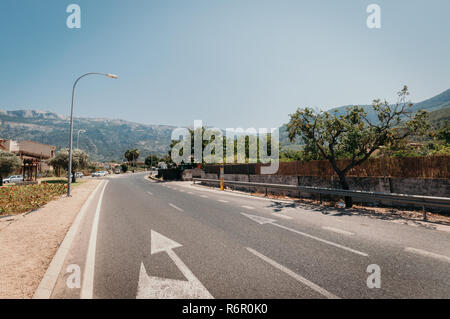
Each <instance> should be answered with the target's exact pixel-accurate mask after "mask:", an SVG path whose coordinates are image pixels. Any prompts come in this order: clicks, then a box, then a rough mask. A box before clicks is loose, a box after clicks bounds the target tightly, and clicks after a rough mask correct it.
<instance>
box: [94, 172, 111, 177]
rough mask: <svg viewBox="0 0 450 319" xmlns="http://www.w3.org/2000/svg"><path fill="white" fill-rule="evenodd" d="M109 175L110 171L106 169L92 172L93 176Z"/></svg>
mask: <svg viewBox="0 0 450 319" xmlns="http://www.w3.org/2000/svg"><path fill="white" fill-rule="evenodd" d="M106 175H108V172H106V171H99V172H94V173H92V177H102V176H106Z"/></svg>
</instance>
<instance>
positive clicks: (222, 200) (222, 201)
mask: <svg viewBox="0 0 450 319" xmlns="http://www.w3.org/2000/svg"><path fill="white" fill-rule="evenodd" d="M218 201H219V202H221V203H228V201H227V200H225V199H219V200H218Z"/></svg>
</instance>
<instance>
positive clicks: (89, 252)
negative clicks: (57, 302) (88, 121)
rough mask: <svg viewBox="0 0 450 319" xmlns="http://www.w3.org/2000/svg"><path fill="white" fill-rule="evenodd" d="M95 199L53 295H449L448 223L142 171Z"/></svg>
mask: <svg viewBox="0 0 450 319" xmlns="http://www.w3.org/2000/svg"><path fill="white" fill-rule="evenodd" d="M93 196H94V197H93V198H92V201H91V202H90V204H89V205H88V209H87V211H86V215H85V217H84V218H83V220H82V221H81V224H80V227H79V231H78V232H77V234H76V236H75V239H74V241H73V242H72V243H71V246H70V249H69V253H68V255H67V257H66V258H65V261H64V265H63V267H62V269H61V272H60V274H59V277H58V280H57V282H56V286H55V287H54V289H53V293H52V295H51V297H52V298H80V297H81V298H239V299H241V298H242V299H244V298H450V233H449V232H444V231H438V230H433V229H428V228H425V227H422V226H411V225H404V224H401V223H397V222H390V221H387V220H381V219H377V218H371V217H369V216H355V215H347V214H345V213H342V212H336V211H329V210H326V209H323V210H320V209H317V208H307V207H298V206H295V205H293V204H292V203H290V202H283V201H276V200H267V199H262V198H255V197H250V196H246V195H241V194H234V193H229V192H220V191H218V190H212V189H208V188H205V187H202V186H197V185H192V183H189V182H167V183H156V182H151V181H148V180H146V179H145V178H144V175H143V174H128V175H120V176H112V177H111V178H106V179H105V181H104V184H102V186H101V187H100V188H99V189H98V191H97V192H96V193H95V194H94V195H93ZM77 267H78V269H79V270H80V272H79V275H80V278H79V284H78V285H77V278H78V277H77V276H76V275H77V271H75V270H74V269H77ZM368 268H369V270H370V272H368ZM374 271H375V273H373V272H374ZM378 274H379V276H377V275H378ZM369 277H370V278H369ZM368 278H369V279H370V280H369V282H370V283H372V285H369V286H371V287H372V288H370V287H369V286H368V283H367V282H368ZM378 279H379V280H378ZM68 283H69V284H68ZM373 285H375V287H373ZM378 286H379V288H378Z"/></svg>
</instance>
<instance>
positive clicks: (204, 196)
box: [200, 195, 208, 198]
mask: <svg viewBox="0 0 450 319" xmlns="http://www.w3.org/2000/svg"><path fill="white" fill-rule="evenodd" d="M200 197H203V198H208V196H206V195H200Z"/></svg>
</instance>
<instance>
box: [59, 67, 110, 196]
mask: <svg viewBox="0 0 450 319" xmlns="http://www.w3.org/2000/svg"><path fill="white" fill-rule="evenodd" d="M88 75H103V76H106V77H108V78H110V79H118V78H119V77H118V76H117V75H115V74H111V73H98V72H89V73H86V74H83V75H82V76H80V77H79V78H78V79H76V80H75V83H74V84H73V88H72V107H71V109H70V132H69V167H68V171H67V197H70V188H71V187H70V186H71V182H72V178H71V176H70V175H71V174H72V142H73V141H72V140H73V101H74V98H75V87H76V86H77V83H78V81H80V80H81V79H82V78H84V77H85V76H88Z"/></svg>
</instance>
